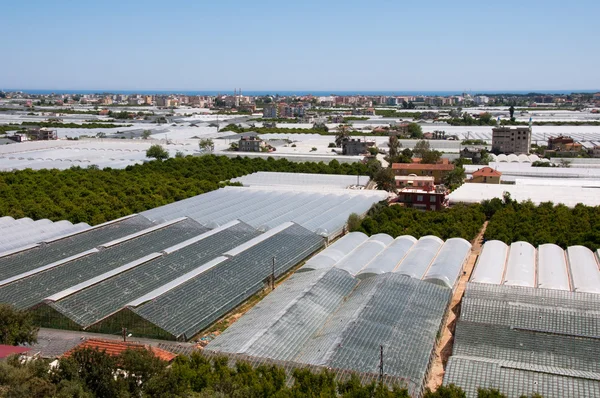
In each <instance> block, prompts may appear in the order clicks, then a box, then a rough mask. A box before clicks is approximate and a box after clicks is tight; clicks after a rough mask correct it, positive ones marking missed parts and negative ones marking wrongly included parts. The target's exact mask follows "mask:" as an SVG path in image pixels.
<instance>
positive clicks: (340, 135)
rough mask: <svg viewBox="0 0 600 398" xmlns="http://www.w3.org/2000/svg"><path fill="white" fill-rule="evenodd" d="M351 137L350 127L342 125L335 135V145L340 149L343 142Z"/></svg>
mask: <svg viewBox="0 0 600 398" xmlns="http://www.w3.org/2000/svg"><path fill="white" fill-rule="evenodd" d="M349 136H350V126H348V125H346V124H340V125H339V126H338V128H337V132H336V133H335V144H336V145H337V146H338V147H339V146H341V145H342V142H344V140H346V139H347V138H348V137H349Z"/></svg>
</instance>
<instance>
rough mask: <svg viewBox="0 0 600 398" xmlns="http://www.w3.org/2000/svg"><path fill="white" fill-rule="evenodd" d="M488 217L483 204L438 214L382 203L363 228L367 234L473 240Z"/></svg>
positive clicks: (364, 223)
mask: <svg viewBox="0 0 600 398" xmlns="http://www.w3.org/2000/svg"><path fill="white" fill-rule="evenodd" d="M484 221H485V214H484V211H483V207H482V206H481V205H470V206H466V205H459V206H455V207H452V208H449V209H444V210H442V211H435V212H433V211H432V212H424V211H420V210H416V209H409V208H406V207H402V206H395V205H393V206H388V205H387V204H385V203H380V204H377V205H375V206H373V208H372V209H371V210H369V213H368V215H367V217H366V218H365V219H364V220H363V222H362V223H361V225H360V227H359V228H357V229H355V230H356V231H361V232H364V233H366V234H367V235H373V234H377V233H386V234H389V235H391V236H393V237H396V236H400V235H412V236H414V237H415V238H420V237H421V236H425V235H435V236H438V237H440V238H442V239H449V238H456V237H460V238H463V239H466V240H471V239H473V238H474V237H475V236H476V235H477V233H478V232H479V231H480V229H481V227H482V225H483V222H484Z"/></svg>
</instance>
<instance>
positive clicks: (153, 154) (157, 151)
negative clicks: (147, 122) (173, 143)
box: [146, 144, 169, 160]
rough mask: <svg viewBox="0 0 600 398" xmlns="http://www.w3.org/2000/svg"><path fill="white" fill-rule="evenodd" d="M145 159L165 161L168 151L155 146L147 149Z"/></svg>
mask: <svg viewBox="0 0 600 398" xmlns="http://www.w3.org/2000/svg"><path fill="white" fill-rule="evenodd" d="M146 157H148V158H154V159H156V160H166V159H168V158H169V151H167V150H166V149H165V148H163V147H162V146H160V145H158V144H155V145H152V146H151V147H150V148H148V150H147V151H146Z"/></svg>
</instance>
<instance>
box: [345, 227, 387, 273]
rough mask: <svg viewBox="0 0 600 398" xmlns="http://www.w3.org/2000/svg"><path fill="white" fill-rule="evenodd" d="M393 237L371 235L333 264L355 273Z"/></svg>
mask: <svg viewBox="0 0 600 398" xmlns="http://www.w3.org/2000/svg"><path fill="white" fill-rule="evenodd" d="M393 240H394V239H393V238H392V237H391V236H389V235H385V234H377V235H373V236H371V237H370V238H369V240H367V241H366V242H364V243H363V244H362V245H360V246H359V247H357V248H356V249H355V250H354V251H352V253H350V254H349V255H348V256H346V257H345V258H344V259H343V260H342V261H340V262H339V263H337V264H336V265H335V266H336V267H337V268H341V269H343V270H346V271H348V272H349V273H350V274H352V275H356V274H357V273H358V272H359V271H360V270H361V269H363V267H365V266H366V265H367V264H369V263H370V262H371V261H372V260H373V259H374V258H375V257H376V256H377V255H378V254H379V253H381V252H382V251H383V250H385V248H386V247H387V245H388V244H390V243H391V242H392V241H393Z"/></svg>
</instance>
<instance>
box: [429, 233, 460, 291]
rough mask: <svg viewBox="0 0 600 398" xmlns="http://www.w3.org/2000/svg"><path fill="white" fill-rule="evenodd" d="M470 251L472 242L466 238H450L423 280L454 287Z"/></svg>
mask: <svg viewBox="0 0 600 398" xmlns="http://www.w3.org/2000/svg"><path fill="white" fill-rule="evenodd" d="M470 253H471V244H470V243H469V242H467V241H466V240H464V239H461V238H452V239H448V240H447V241H446V242H445V243H444V245H443V246H442V248H441V249H440V251H439V253H438V255H437V256H436V257H435V260H433V263H432V264H431V266H430V267H429V269H428V270H427V273H426V274H425V276H424V277H423V280H425V281H428V282H432V283H437V284H439V285H442V286H446V287H449V288H451V289H452V288H454V285H455V284H456V281H457V279H458V277H459V276H460V273H461V271H462V269H463V266H464V264H465V262H466V261H467V259H468V257H469V254H470Z"/></svg>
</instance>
